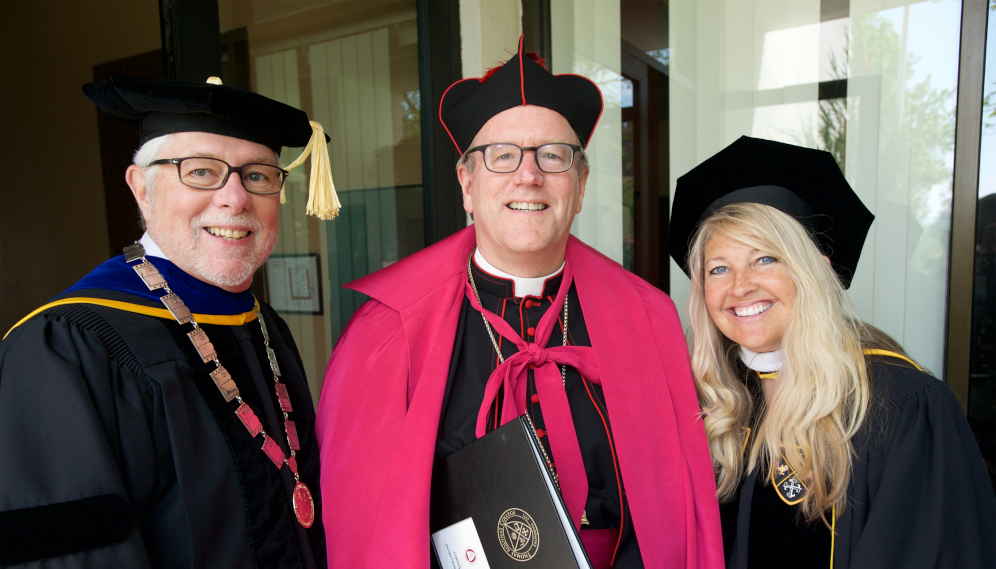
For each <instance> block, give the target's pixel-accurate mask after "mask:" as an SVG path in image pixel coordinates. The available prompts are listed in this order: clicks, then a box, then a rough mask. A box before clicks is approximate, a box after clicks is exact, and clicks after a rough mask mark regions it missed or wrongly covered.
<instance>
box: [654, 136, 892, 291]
mask: <svg viewBox="0 0 996 569" xmlns="http://www.w3.org/2000/svg"><path fill="white" fill-rule="evenodd" d="M743 202H749V203H759V204H764V205H768V206H771V207H774V208H776V209H778V210H780V211H782V212H784V213H787V214H788V215H791V216H792V217H794V218H795V219H796V220H797V221H798V222H799V223H801V224H802V225H803V226H804V227H805V228H806V229H807V230H808V231H809V233H810V235H811V236H812V238H813V240H814V241H815V242H816V246H817V247H818V248H819V249H820V251H821V252H822V253H823V254H824V255H826V256H827V257H829V258H830V263H831V265H832V266H833V268H834V271H836V273H837V276H839V277H840V280H841V284H843V286H844V288H847V287H849V286H850V285H851V278H852V277H853V276H854V270H855V269H856V268H857V266H858V258H859V257H860V256H861V248H862V247H863V246H864V242H865V237H867V235H868V230H869V228H871V224H872V221H874V219H875V216H874V215H872V213H871V212H870V211H868V208H866V207H865V205H864V204H863V203H861V198H859V197H858V195H857V194H855V193H854V190H852V189H851V186H850V185H849V184H848V183H847V180H846V179H844V175H843V174H842V173H841V171H840V167H839V166H837V161H836V160H834V158H833V156H832V155H831V154H830V153H829V152H825V151H822V150H813V149H811V148H803V147H801V146H794V145H792V144H785V143H782V142H774V141H771V140H763V139H759V138H750V137H747V136H741V137H740V138H739V139H738V140H737V141H736V142H734V143H733V144H731V145H729V146H727V147H726V148H724V149H723V150H720V151H719V152H718V153H717V154H715V155H714V156H712V157H711V158H709V159H708V160H706V161H705V162H703V163H701V164H699V165H698V166H696V167H695V168H693V169H692V170H691V171H690V172H688V173H687V174H685V175H684V176H682V177H680V178H678V184H677V187H676V188H675V192H674V203H673V205H672V206H671V212H672V213H671V224H670V227H669V228H668V235H667V251H668V253H670V254H671V258H672V259H674V261H675V262H676V263H678V265H680V266H681V268H682V269H684V271H685V274H688V263H687V257H688V249H689V246H690V245H691V243H690V241H691V238H692V236H693V235H694V234H695V231H696V230H697V229H698V227H699V224H700V223H701V222H702V221H704V220H705V219H706V218H708V217H709V216H710V215H712V214H713V213H716V212H717V211H719V210H720V209H722V207H723V206H726V205H729V204H732V203H743Z"/></svg>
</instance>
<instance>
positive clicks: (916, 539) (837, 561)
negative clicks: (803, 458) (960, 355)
mask: <svg viewBox="0 0 996 569" xmlns="http://www.w3.org/2000/svg"><path fill="white" fill-rule="evenodd" d="M874 359H875V361H874V362H873V364H872V367H871V372H872V373H871V375H872V378H873V380H872V391H873V395H872V401H871V404H870V406H869V409H868V415H867V419H866V420H865V424H864V426H863V427H862V428H861V430H860V432H859V433H858V435H857V436H856V437H855V439H854V448H855V452H856V453H857V458H856V459H855V461H854V466H853V470H852V476H851V482H850V485H849V486H848V492H847V499H848V500H847V501H848V507H847V508H846V509H845V510H844V512H843V513H838V519H837V521H836V528H835V529H836V536H835V537H833V539H832V541H831V533H830V530H829V529H828V528H826V526H825V525H824V524H823V523H822V522H821V521H817V522H816V523H814V524H805V523H802V522H799V520H798V518H797V517H796V516H794V515H793V512H792V510H793V507H791V506H788V505H786V504H784V503H783V502H781V501H780V498H778V497H777V496H776V494H775V491H774V489H773V488H772V486H771V484H770V483H768V484H764V483H763V481H759V480H758V477H759V473H758V469H755V470H754V471H753V472H751V473H750V474H749V475H748V476H747V477H746V479H745V480H744V482H743V483H742V485H741V487H740V489H739V491H738V495H737V497H736V498H735V499H734V500H733V501H732V502H730V503H726V504H722V505H721V507H720V514H721V516H722V521H723V541H724V544H725V545H726V557H727V567H729V568H730V569H734V568H736V569H747V568H748V567H749V568H750V569H758V568H765V567H779V568H783V567H792V568H807V567H831V564H830V553H831V551H830V550H831V543H832V544H833V547H832V549H833V564H832V567H833V568H834V569H873V568H874V569H878V568H885V567H902V568H924V569H927V568H935V567H951V568H959V569H969V568H971V569H976V568H980V569H993V568H994V567H996V497H994V494H993V487H992V485H991V483H990V481H989V477H988V475H987V474H986V470H985V467H984V465H983V462H982V456H981V454H980V453H979V448H978V444H977V443H976V441H975V438H974V437H973V435H972V431H971V429H970V428H969V426H968V422H967V421H966V420H965V415H964V413H963V412H962V409H961V406H960V405H959V404H958V400H957V399H956V398H955V395H954V393H953V392H952V391H951V388H950V387H948V385H947V384H945V383H944V382H942V381H939V380H937V379H936V378H934V377H931V376H930V375H928V374H926V373H923V372H920V371H918V370H916V369H913V368H910V367H908V365H907V364H905V363H904V362H900V360H896V359H894V358H890V357H875V358H874ZM897 362H899V363H897ZM767 474H768V472H767V471H765V475H767ZM828 516H829V513H828Z"/></svg>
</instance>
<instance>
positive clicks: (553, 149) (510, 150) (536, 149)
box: [467, 142, 581, 174]
mask: <svg viewBox="0 0 996 569" xmlns="http://www.w3.org/2000/svg"><path fill="white" fill-rule="evenodd" d="M478 150H480V151H481V154H483V155H484V166H485V167H487V169H488V170H490V171H492V172H494V173H495V174H510V173H512V172H515V171H516V170H518V169H519V165H521V164H522V155H523V154H525V153H526V151H527V150H531V151H532V152H533V156H534V157H535V158H536V165H537V166H539V169H540V170H542V171H543V172H546V173H547V174H560V173H561V172H566V171H568V170H570V169H571V166H573V165H574V154H575V153H577V152H580V151H581V147H580V146H578V145H576V144H567V143H566V142H551V143H550V144H543V145H541V146H519V145H517V144H511V143H508V142H495V143H492V144H483V145H481V146H475V147H474V148H471V149H470V150H468V151H467V152H477V151H478Z"/></svg>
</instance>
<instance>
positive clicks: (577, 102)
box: [439, 36, 602, 154]
mask: <svg viewBox="0 0 996 569" xmlns="http://www.w3.org/2000/svg"><path fill="white" fill-rule="evenodd" d="M522 39H523V38H522V37H521V36H520V37H519V52H518V53H517V54H516V55H515V56H514V57H513V58H512V59H509V60H508V61H507V62H506V63H505V64H504V65H502V66H500V67H496V68H494V69H492V70H489V71H488V73H487V74H485V76H484V77H472V78H469V79H463V80H461V81H457V82H456V83H454V84H452V85H450V88H449V89H447V90H446V92H445V93H443V98H442V100H441V101H440V103H439V120H440V121H442V123H443V127H444V128H446V132H447V133H449V135H450V139H451V140H453V144H455V145H456V147H457V150H459V151H460V153H461V154H463V153H464V152H466V151H467V149H469V148H470V144H471V142H472V141H473V140H474V137H475V136H477V133H478V132H479V131H480V130H481V127H483V126H484V123H486V122H488V121H489V120H490V119H491V117H493V116H495V115H497V114H498V113H501V112H504V111H507V110H508V109H511V108H513V107H517V106H520V105H536V106H539V107H546V108H548V109H551V110H554V111H557V112H558V113H560V114H561V115H563V116H564V118H565V119H567V122H569V123H570V124H571V126H572V127H573V128H574V132H575V133H577V135H578V137H579V138H580V139H581V145H582V146H585V147H587V146H588V142H589V141H590V140H591V136H592V134H593V133H594V132H595V125H596V124H598V119H599V117H600V116H601V115H602V92H601V91H600V90H599V89H598V86H597V85H595V83H594V82H592V81H591V80H590V79H588V78H587V77H582V76H581V75H573V74H563V75H554V74H552V73H550V72H549V71H547V69H546V66H545V65H544V64H543V62H542V60H539V61H536V60H534V59H533V57H531V54H526V53H523V52H522ZM506 142H507V141H506ZM551 142H554V141H551ZM564 142H573V141H564Z"/></svg>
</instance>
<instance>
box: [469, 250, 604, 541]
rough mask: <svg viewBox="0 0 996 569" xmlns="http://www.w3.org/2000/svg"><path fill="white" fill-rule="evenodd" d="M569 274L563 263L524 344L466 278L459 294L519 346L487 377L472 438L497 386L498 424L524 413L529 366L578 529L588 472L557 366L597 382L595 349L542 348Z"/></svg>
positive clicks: (481, 429) (482, 425)
mask: <svg viewBox="0 0 996 569" xmlns="http://www.w3.org/2000/svg"><path fill="white" fill-rule="evenodd" d="M572 276H573V275H572V273H571V264H570V261H567V263H566V265H565V266H564V278H563V281H562V282H561V285H560V291H559V292H558V293H557V300H556V301H554V303H553V306H552V307H551V308H550V309H549V310H547V311H546V314H544V315H543V317H542V318H541V319H540V323H539V326H537V327H536V336H535V338H536V342H535V343H533V342H525V341H524V340H523V339H522V338H520V337H519V335H518V334H516V333H515V330H513V329H512V327H511V326H510V325H509V324H508V322H505V320H504V319H502V318H501V317H500V316H498V315H497V314H494V313H493V312H491V311H489V310H485V309H484V308H483V307H482V306H481V304H480V303H479V302H478V301H477V298H475V295H474V291H473V289H472V288H471V286H470V283H469V282H468V283H467V286H466V289H465V291H464V292H465V294H466V295H467V298H468V299H469V300H470V304H471V306H473V307H474V309H475V310H477V311H478V312H480V313H481V314H483V315H484V317H485V318H486V319H487V320H488V322H490V323H491V326H493V327H494V329H495V331H496V332H498V333H499V334H501V336H502V337H503V338H505V339H506V340H508V341H510V342H512V343H513V344H514V345H515V347H516V348H517V349H518V352H516V353H515V354H513V355H511V356H510V357H508V358H505V361H504V362H503V363H502V364H501V365H499V366H498V368H497V369H495V370H494V372H492V373H491V377H489V378H488V384H487V386H486V387H485V390H484V401H483V402H482V404H481V409H480V411H479V412H478V415H477V437H478V438H480V437H483V436H484V435H485V433H486V431H487V422H488V412H489V410H490V409H491V404H492V402H493V401H494V399H495V397H496V396H497V395H498V390H499V389H501V388H504V391H505V397H504V398H503V403H502V413H501V424H502V425H504V424H505V423H507V422H509V421H511V420H512V419H515V418H516V417H519V416H520V415H522V414H523V413H525V412H526V408H525V405H526V388H527V385H528V378H529V370H530V369H532V370H533V371H534V374H535V378H536V391H537V393H538V394H539V398H540V401H542V402H543V419H544V422H545V423H546V427H547V429H546V432H547V436H548V437H550V450H551V451H552V453H553V459H552V460H553V461H554V462H555V463H556V465H557V475H558V477H559V479H560V489H561V494H562V496H563V498H564V504H565V505H566V506H567V511H568V513H569V514H570V516H571V520H572V521H573V522H574V527H575V529H578V530H580V529H581V515H582V513H583V512H584V506H585V502H586V501H587V499H588V476H587V475H586V474H585V471H584V462H582V460H581V448H580V447H579V446H578V437H577V433H576V432H575V430H574V419H573V417H572V416H571V408H570V405H569V404H568V402H567V392H566V390H565V389H564V384H563V380H562V378H561V375H560V369H559V368H558V367H557V365H558V364H566V365H569V366H571V367H573V368H575V369H577V370H578V371H579V372H580V373H581V374H582V375H583V376H584V377H585V379H588V380H589V381H591V382H592V383H597V384H601V380H600V377H599V373H598V365H597V364H596V362H595V353H594V350H592V349H591V348H589V347H584V346H556V347H553V348H544V347H543V346H544V345H545V344H546V343H547V342H548V341H549V339H550V335H551V333H552V332H553V328H554V325H555V324H556V323H557V322H558V320H557V317H558V315H559V314H560V311H559V310H557V307H559V306H563V304H564V299H565V298H566V296H567V291H568V290H570V288H571V282H572Z"/></svg>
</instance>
